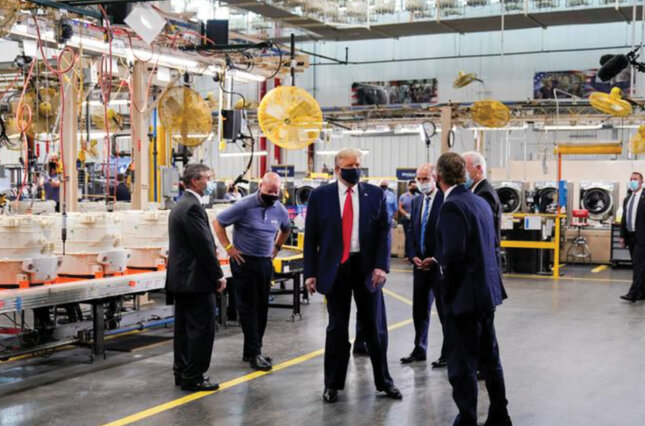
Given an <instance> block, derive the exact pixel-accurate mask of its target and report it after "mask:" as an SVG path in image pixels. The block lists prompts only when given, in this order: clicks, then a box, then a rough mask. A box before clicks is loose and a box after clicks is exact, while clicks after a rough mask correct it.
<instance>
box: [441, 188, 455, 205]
mask: <svg viewBox="0 0 645 426" xmlns="http://www.w3.org/2000/svg"><path fill="white" fill-rule="evenodd" d="M456 186H457V185H453V186H451V187H450V188H448V189H446V192H444V193H443V199H444V201H445V200H447V199H448V196H449V195H450V193H451V192H452V190H453V189H455V187H456Z"/></svg>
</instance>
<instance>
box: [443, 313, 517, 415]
mask: <svg viewBox="0 0 645 426" xmlns="http://www.w3.org/2000/svg"><path fill="white" fill-rule="evenodd" d="M494 320H495V311H490V312H484V313H471V314H463V315H451V314H450V315H446V317H445V324H444V325H445V338H446V340H447V355H448V358H447V361H448V379H449V380H450V384H451V385H452V390H453V391H452V396H453V399H454V401H455V404H456V405H457V408H458V409H459V414H458V415H457V418H456V419H455V422H454V425H459V426H476V425H477V367H478V366H479V370H480V371H481V372H482V373H483V375H484V377H485V378H486V379H485V380H486V389H487V390H488V396H489V398H490V407H489V410H488V420H487V421H488V424H493V425H494V424H498V423H501V422H502V421H503V420H504V419H506V418H508V410H507V405H508V401H507V400H506V387H505V384H504V372H503V370H502V363H501V361H500V358H499V346H498V344H497V337H496V335H495V325H494Z"/></svg>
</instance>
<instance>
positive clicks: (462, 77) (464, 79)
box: [452, 71, 484, 89]
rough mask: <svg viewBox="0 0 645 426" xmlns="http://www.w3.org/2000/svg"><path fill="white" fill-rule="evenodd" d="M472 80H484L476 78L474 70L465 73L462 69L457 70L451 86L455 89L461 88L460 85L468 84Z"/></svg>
mask: <svg viewBox="0 0 645 426" xmlns="http://www.w3.org/2000/svg"><path fill="white" fill-rule="evenodd" d="M473 81H479V82H480V83H483V82H484V80H481V79H479V78H477V74H475V73H474V72H471V73H468V74H466V73H465V72H463V71H459V73H458V74H457V77H455V80H454V81H453V82H452V87H453V88H455V89H461V88H462V87H466V86H468V85H469V84H470V83H472V82H473Z"/></svg>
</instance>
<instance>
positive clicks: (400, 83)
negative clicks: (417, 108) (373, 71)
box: [352, 78, 437, 105]
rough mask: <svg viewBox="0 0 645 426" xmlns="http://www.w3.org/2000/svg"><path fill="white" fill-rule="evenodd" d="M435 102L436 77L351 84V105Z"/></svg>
mask: <svg viewBox="0 0 645 426" xmlns="http://www.w3.org/2000/svg"><path fill="white" fill-rule="evenodd" d="M436 102H437V79H436V78H430V79H425V80H393V81H372V82H360V83H353V84H352V105H395V104H430V103H436Z"/></svg>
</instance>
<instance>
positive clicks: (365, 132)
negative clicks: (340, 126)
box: [343, 126, 392, 136]
mask: <svg viewBox="0 0 645 426" xmlns="http://www.w3.org/2000/svg"><path fill="white" fill-rule="evenodd" d="M391 131H392V129H390V126H377V127H375V128H371V129H352V130H344V131H343V134H344V135H353V136H360V135H379V134H385V133H390V132H391Z"/></svg>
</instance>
